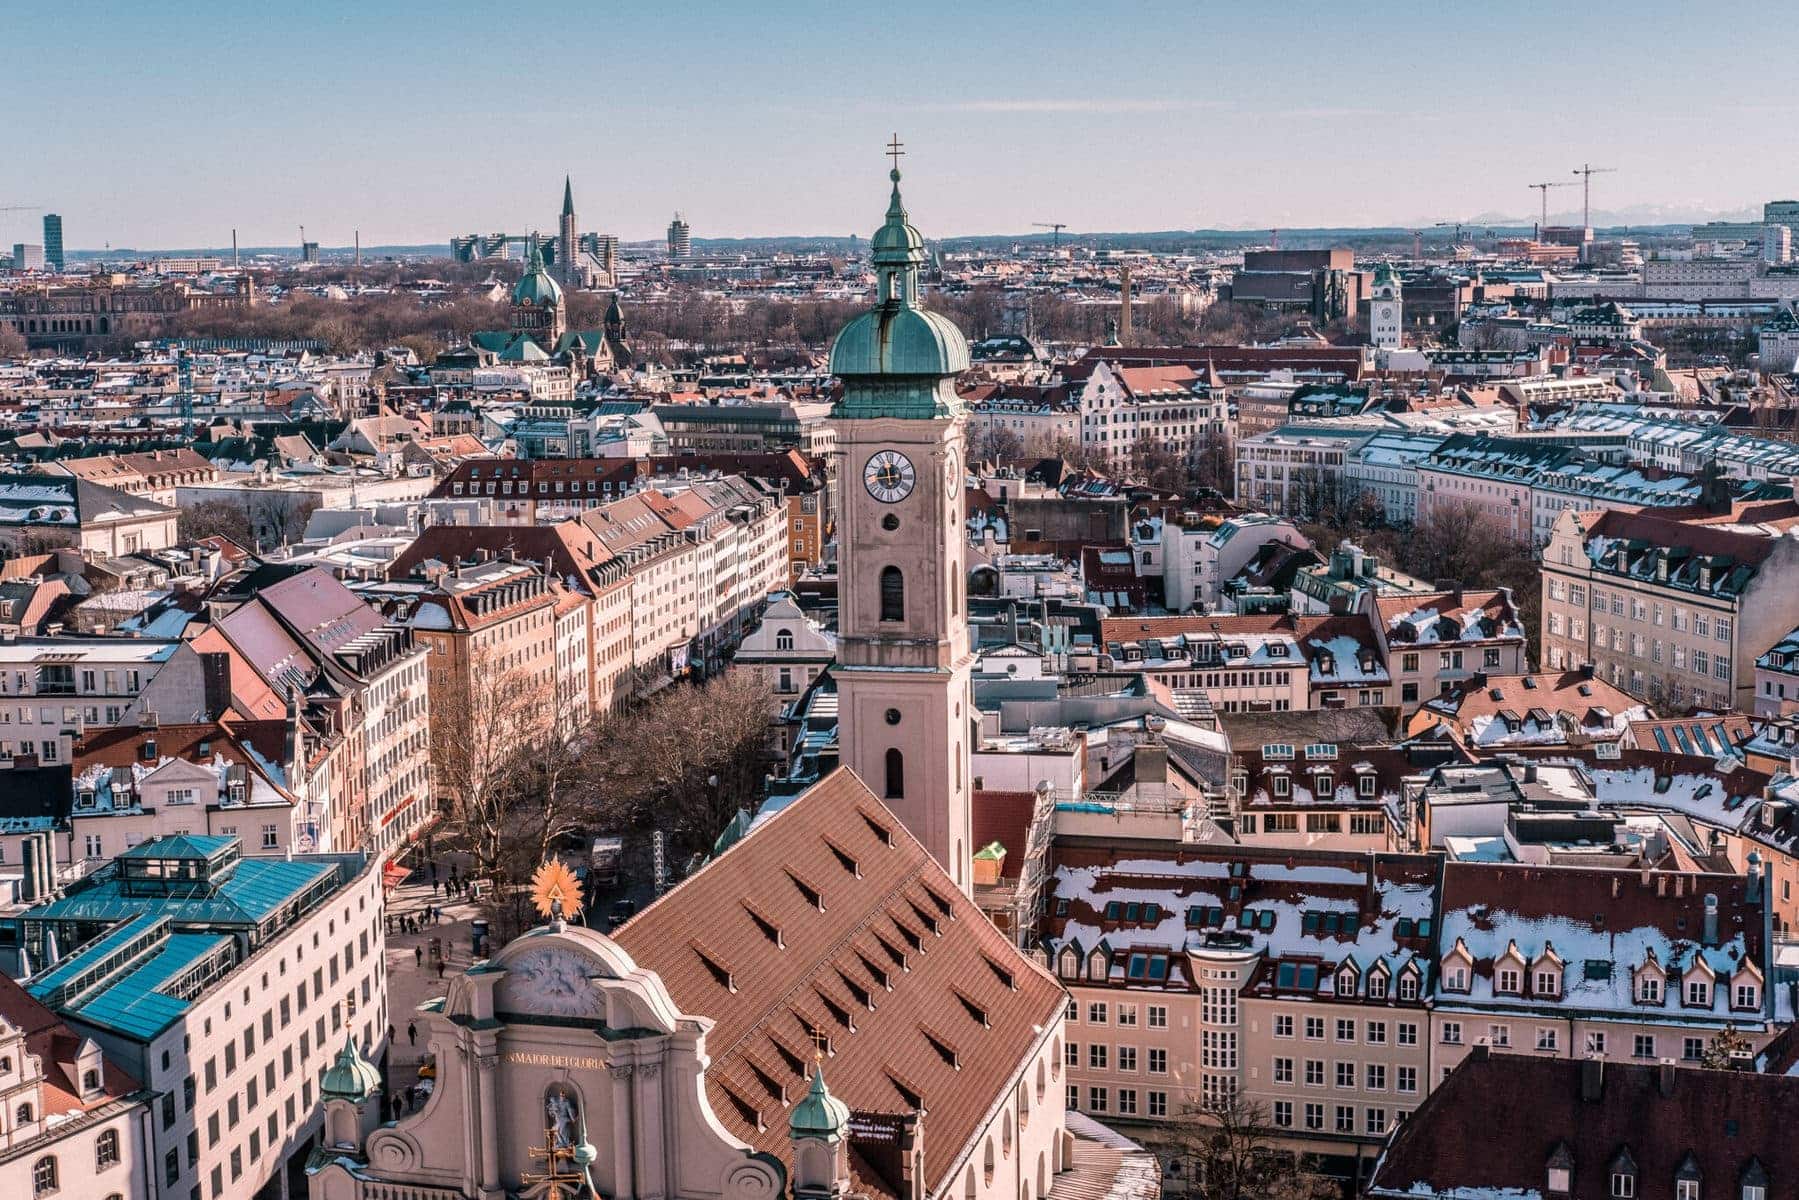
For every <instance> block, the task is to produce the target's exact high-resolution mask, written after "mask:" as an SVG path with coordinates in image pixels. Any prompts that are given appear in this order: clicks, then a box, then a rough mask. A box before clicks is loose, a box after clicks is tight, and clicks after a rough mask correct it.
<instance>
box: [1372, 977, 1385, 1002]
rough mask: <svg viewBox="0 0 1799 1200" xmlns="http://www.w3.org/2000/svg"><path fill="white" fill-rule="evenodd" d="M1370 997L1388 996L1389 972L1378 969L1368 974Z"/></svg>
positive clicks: (1383, 998)
mask: <svg viewBox="0 0 1799 1200" xmlns="http://www.w3.org/2000/svg"><path fill="white" fill-rule="evenodd" d="M1368 998H1369V999H1370V1000H1385V999H1386V998H1387V973H1386V972H1385V971H1376V972H1375V973H1374V974H1372V975H1370V976H1368Z"/></svg>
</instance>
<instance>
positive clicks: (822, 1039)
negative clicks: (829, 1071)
mask: <svg viewBox="0 0 1799 1200" xmlns="http://www.w3.org/2000/svg"><path fill="white" fill-rule="evenodd" d="M809 1036H810V1037H811V1038H812V1060H813V1061H814V1062H820V1063H822V1062H823V1061H824V1060H825V1055H827V1054H829V1053H830V1051H831V1035H830V1034H828V1033H826V1032H825V1031H824V1029H823V1028H822V1027H821V1026H817V1025H814V1026H813V1027H812V1029H811V1031H810V1034H809Z"/></svg>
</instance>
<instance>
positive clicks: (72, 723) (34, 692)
mask: <svg viewBox="0 0 1799 1200" xmlns="http://www.w3.org/2000/svg"><path fill="white" fill-rule="evenodd" d="M179 645H180V644H179V643H177V642H163V641H153V640H150V639H148V638H131V639H119V638H77V637H54V638H21V639H19V640H17V641H0V763H4V762H5V760H7V759H11V760H14V761H18V760H21V759H24V760H32V759H35V761H36V762H38V763H66V762H68V761H69V759H70V752H71V749H72V747H73V745H74V743H75V742H76V741H77V740H78V739H79V738H80V737H81V736H82V734H83V733H85V732H86V731H87V730H90V729H104V728H107V727H109V726H114V725H118V724H119V723H121V722H122V721H125V720H127V719H128V714H129V713H130V711H131V708H132V705H133V703H134V702H135V701H136V700H137V697H138V694H139V693H140V692H142V691H143V689H144V688H145V687H146V686H147V685H148V684H149V682H150V680H151V679H153V678H154V677H155V676H156V673H157V672H158V671H159V670H161V669H162V666H163V664H165V663H167V662H168V661H169V659H170V658H171V657H173V656H174V654H175V652H176V650H177V649H178V648H179Z"/></svg>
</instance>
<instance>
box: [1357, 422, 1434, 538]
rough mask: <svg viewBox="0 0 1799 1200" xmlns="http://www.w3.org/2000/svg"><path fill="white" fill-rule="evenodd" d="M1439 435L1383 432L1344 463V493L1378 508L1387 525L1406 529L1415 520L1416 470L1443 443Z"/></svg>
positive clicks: (1364, 443)
mask: <svg viewBox="0 0 1799 1200" xmlns="http://www.w3.org/2000/svg"><path fill="white" fill-rule="evenodd" d="M1443 439H1444V435H1443V434H1440V433H1414V432H1411V431H1409V430H1397V429H1390V430H1382V431H1381V432H1379V433H1376V434H1374V435H1373V436H1371V437H1369V438H1368V439H1367V440H1366V441H1364V442H1363V443H1362V444H1361V445H1359V446H1357V447H1356V449H1355V451H1354V452H1353V453H1351V454H1350V455H1349V456H1348V457H1347V458H1345V459H1344V461H1343V490H1344V491H1345V492H1346V493H1348V494H1349V495H1350V496H1352V497H1355V498H1357V499H1358V500H1362V501H1367V502H1372V503H1374V504H1377V505H1378V506H1379V507H1380V512H1381V517H1382V519H1383V520H1385V521H1386V522H1387V523H1388V524H1389V525H1397V526H1400V527H1401V528H1406V527H1409V526H1411V525H1412V524H1413V523H1415V522H1416V521H1417V519H1418V468H1419V466H1420V465H1421V464H1423V463H1427V462H1429V461H1430V457H1431V455H1433V454H1435V453H1436V450H1437V447H1438V446H1440V445H1442V444H1443Z"/></svg>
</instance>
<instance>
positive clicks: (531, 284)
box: [512, 239, 568, 354]
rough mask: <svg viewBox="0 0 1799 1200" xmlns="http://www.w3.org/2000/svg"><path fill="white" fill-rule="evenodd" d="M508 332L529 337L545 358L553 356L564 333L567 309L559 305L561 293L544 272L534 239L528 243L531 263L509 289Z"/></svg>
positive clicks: (539, 251) (541, 254) (540, 255)
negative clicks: (510, 299) (510, 317)
mask: <svg viewBox="0 0 1799 1200" xmlns="http://www.w3.org/2000/svg"><path fill="white" fill-rule="evenodd" d="M512 332H513V333H515V334H519V333H522V334H525V335H526V336H528V337H530V338H531V339H532V340H533V341H535V342H536V343H537V345H538V347H539V348H541V349H542V350H543V352H544V353H545V354H554V353H555V352H556V346H557V343H559V342H560V341H561V340H562V335H563V334H564V333H566V332H568V309H567V307H566V306H565V305H564V304H563V302H562V289H561V288H560V287H558V286H557V284H556V281H555V280H554V279H551V278H550V273H549V272H548V271H546V270H544V265H543V251H542V249H540V248H539V247H538V245H537V242H536V240H535V239H533V240H532V242H531V261H530V263H529V264H528V265H527V266H526V267H525V273H524V274H523V275H521V276H519V281H518V283H517V284H516V285H515V286H514V287H513V289H512Z"/></svg>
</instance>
